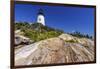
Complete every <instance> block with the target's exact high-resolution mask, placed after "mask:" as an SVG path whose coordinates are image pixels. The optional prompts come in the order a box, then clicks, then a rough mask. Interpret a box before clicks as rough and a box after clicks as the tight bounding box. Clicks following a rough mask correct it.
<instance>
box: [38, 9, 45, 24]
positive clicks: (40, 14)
mask: <svg viewBox="0 0 100 69" xmlns="http://www.w3.org/2000/svg"><path fill="white" fill-rule="evenodd" d="M37 23H41V24H42V25H44V26H45V16H44V13H43V10H42V9H39V12H38V15H37Z"/></svg>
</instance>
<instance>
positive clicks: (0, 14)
mask: <svg viewBox="0 0 100 69" xmlns="http://www.w3.org/2000/svg"><path fill="white" fill-rule="evenodd" d="M28 1H42V2H56V3H70V4H71V3H72V4H86V5H96V6H97V63H96V64H84V65H66V66H52V67H38V68H30V69H99V67H100V27H99V26H100V0H28ZM9 66H10V0H0V69H10V68H9Z"/></svg>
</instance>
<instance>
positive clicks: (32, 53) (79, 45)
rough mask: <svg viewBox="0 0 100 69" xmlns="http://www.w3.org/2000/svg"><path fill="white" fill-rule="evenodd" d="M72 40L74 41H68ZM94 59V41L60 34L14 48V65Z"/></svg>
mask: <svg viewBox="0 0 100 69" xmlns="http://www.w3.org/2000/svg"><path fill="white" fill-rule="evenodd" d="M70 40H74V41H75V42H70ZM87 61H94V41H93V40H90V39H86V38H77V37H73V36H71V35H68V34H62V35H60V36H59V37H54V38H50V39H46V40H41V41H39V42H36V43H33V44H30V45H26V46H23V47H21V48H20V49H15V65H35V64H52V63H53V64H56V63H72V62H74V63H75V62H76V63H77V62H87Z"/></svg>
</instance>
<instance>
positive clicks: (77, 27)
mask: <svg viewBox="0 0 100 69" xmlns="http://www.w3.org/2000/svg"><path fill="white" fill-rule="evenodd" d="M40 8H41V9H43V11H44V15H45V21H46V23H45V24H46V25H47V26H50V27H53V28H57V29H61V30H63V31H64V32H74V31H79V32H81V33H83V34H89V35H94V17H95V16H94V10H95V9H94V8H86V7H71V6H66V7H65V6H48V5H32V4H15V22H29V23H34V22H36V21H37V20H36V19H37V13H38V11H39V9H40Z"/></svg>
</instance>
